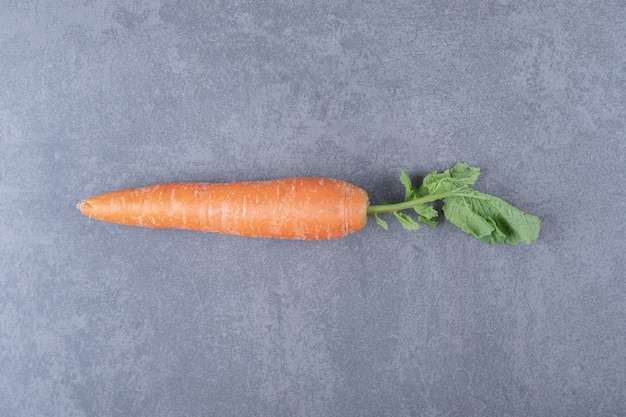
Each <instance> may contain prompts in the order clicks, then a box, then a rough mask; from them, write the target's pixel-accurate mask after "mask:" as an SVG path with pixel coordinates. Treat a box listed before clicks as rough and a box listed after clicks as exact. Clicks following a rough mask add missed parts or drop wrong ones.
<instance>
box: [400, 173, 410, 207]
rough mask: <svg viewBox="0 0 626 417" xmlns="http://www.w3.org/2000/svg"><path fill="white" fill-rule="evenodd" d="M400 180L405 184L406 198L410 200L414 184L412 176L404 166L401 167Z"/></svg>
mask: <svg viewBox="0 0 626 417" xmlns="http://www.w3.org/2000/svg"><path fill="white" fill-rule="evenodd" d="M400 182H401V183H402V185H404V199H405V200H408V199H409V198H410V197H411V195H412V194H413V184H412V183H411V178H409V176H408V175H407V173H406V172H404V170H403V169H402V168H400Z"/></svg>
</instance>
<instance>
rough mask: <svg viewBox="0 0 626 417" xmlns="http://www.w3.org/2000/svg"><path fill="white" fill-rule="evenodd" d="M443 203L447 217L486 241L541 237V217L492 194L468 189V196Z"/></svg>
mask: <svg viewBox="0 0 626 417" xmlns="http://www.w3.org/2000/svg"><path fill="white" fill-rule="evenodd" d="M443 202H444V205H443V213H444V215H445V217H446V219H448V220H449V221H450V222H451V223H453V224H455V225H456V226H458V227H460V228H461V229H462V230H463V231H464V232H466V233H468V234H470V235H472V236H474V237H475V238H476V239H478V240H479V241H481V242H483V243H492V244H500V243H508V244H510V245H517V244H518V243H526V244H529V243H530V242H532V241H533V240H535V239H537V237H538V236H539V229H540V225H541V220H540V219H539V218H538V217H536V216H533V215H531V214H528V213H524V212H523V211H521V210H518V209H516V208H515V207H513V206H511V205H510V204H509V203H507V202H505V201H503V200H501V199H499V198H497V197H494V196H492V195H489V194H484V193H481V192H479V191H475V190H469V189H468V190H467V195H465V196H462V197H446V198H444V199H443Z"/></svg>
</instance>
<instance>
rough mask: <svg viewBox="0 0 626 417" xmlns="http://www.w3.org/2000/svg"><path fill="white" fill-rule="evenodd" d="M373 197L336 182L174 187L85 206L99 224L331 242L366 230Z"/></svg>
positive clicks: (107, 197)
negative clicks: (108, 223) (364, 228)
mask: <svg viewBox="0 0 626 417" xmlns="http://www.w3.org/2000/svg"><path fill="white" fill-rule="evenodd" d="M368 206H369V199H368V196H367V193H366V192H365V191H364V190H363V189H361V188H359V187H357V186H354V185H352V184H349V183H347V182H345V181H341V180H336V179H330V178H286V179H280V180H273V181H256V182H253V181H250V182H231V183H171V184H159V185H152V186H148V187H143V188H135V189H130V190H121V191H114V192H111V193H106V194H101V195H97V196H94V197H91V198H89V199H87V200H84V201H81V202H80V203H79V204H78V209H79V210H80V211H81V213H83V214H84V215H86V216H89V217H91V218H94V219H97V220H103V221H107V222H112V223H118V224H125V225H130V226H143V227H151V228H176V229H189V230H200V231H206V232H219V233H227V234H234V235H240V236H253V237H266V238H280V239H300V240H325V239H336V238H339V237H342V236H345V235H347V234H349V233H352V232H356V231H357V230H360V229H362V228H363V227H364V226H365V224H366V222H367V208H368Z"/></svg>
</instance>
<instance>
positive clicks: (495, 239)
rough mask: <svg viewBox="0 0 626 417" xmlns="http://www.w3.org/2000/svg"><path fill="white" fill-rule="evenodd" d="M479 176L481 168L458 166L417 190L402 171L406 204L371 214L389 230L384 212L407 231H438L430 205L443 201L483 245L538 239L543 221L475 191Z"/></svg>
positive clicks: (458, 223)
mask: <svg viewBox="0 0 626 417" xmlns="http://www.w3.org/2000/svg"><path fill="white" fill-rule="evenodd" d="M479 176H480V168H478V167H472V166H469V165H468V164H466V163H458V164H456V165H454V166H453V167H452V168H450V169H447V170H445V171H443V172H437V171H435V172H432V173H430V174H428V175H427V176H426V177H424V180H423V181H422V185H421V186H420V187H419V188H413V185H412V182H411V179H410V177H409V176H408V174H407V173H406V172H405V171H404V170H402V169H401V170H400V182H401V183H402V185H404V189H405V199H404V201H402V202H400V203H394V204H379V205H372V206H370V207H369V209H368V213H369V214H373V215H374V216H375V218H376V223H377V224H378V225H379V226H381V227H382V228H384V229H385V230H388V225H387V222H386V221H384V220H383V219H381V218H380V217H379V215H380V214H382V213H390V214H392V215H393V216H394V217H395V218H396V219H398V221H399V222H400V225H402V227H403V228H405V229H407V230H418V229H419V228H420V224H419V223H418V222H421V223H424V224H426V225H428V226H430V227H433V228H434V227H436V226H437V218H438V217H439V213H438V212H437V210H435V208H434V207H432V206H431V205H430V203H433V202H435V201H443V214H444V217H445V218H446V219H447V220H448V221H450V222H451V223H452V224H454V225H456V226H458V227H459V228H460V229H461V230H463V231H464V232H466V233H468V234H469V235H471V236H473V237H475V238H476V239H477V240H478V241H480V242H483V243H490V244H495V245H497V244H501V243H508V244H510V245H517V244H518V243H526V244H529V243H531V242H532V241H534V240H536V239H537V237H538V236H539V230H540V227H541V220H540V219H539V218H538V217H537V216H533V215H532V214H528V213H524V212H523V211H521V210H518V209H516V208H515V207H513V206H512V205H510V204H509V203H507V202H505V201H503V200H501V199H499V198H498V197H495V196H493V195H490V194H486V193H481V192H479V191H476V190H473V189H471V188H470V186H471V185H473V184H474V183H475V182H476V180H477V179H478V177H479ZM409 209H412V210H413V211H415V212H416V213H417V214H418V218H417V221H416V220H414V219H413V218H412V217H410V216H409V215H408V214H406V213H404V212H403V211H404V210H409Z"/></svg>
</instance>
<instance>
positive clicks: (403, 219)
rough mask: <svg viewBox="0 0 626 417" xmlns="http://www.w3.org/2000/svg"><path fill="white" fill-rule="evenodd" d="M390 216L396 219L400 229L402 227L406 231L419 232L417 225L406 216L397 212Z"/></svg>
mask: <svg viewBox="0 0 626 417" xmlns="http://www.w3.org/2000/svg"><path fill="white" fill-rule="evenodd" d="M391 214H393V215H394V216H395V218H396V219H398V221H399V222H400V224H401V225H402V227H404V228H405V229H406V230H419V228H420V225H419V223H417V222H416V221H415V220H413V219H412V218H411V217H409V215H408V214H405V213H400V212H397V211H394V212H392V213H391Z"/></svg>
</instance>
